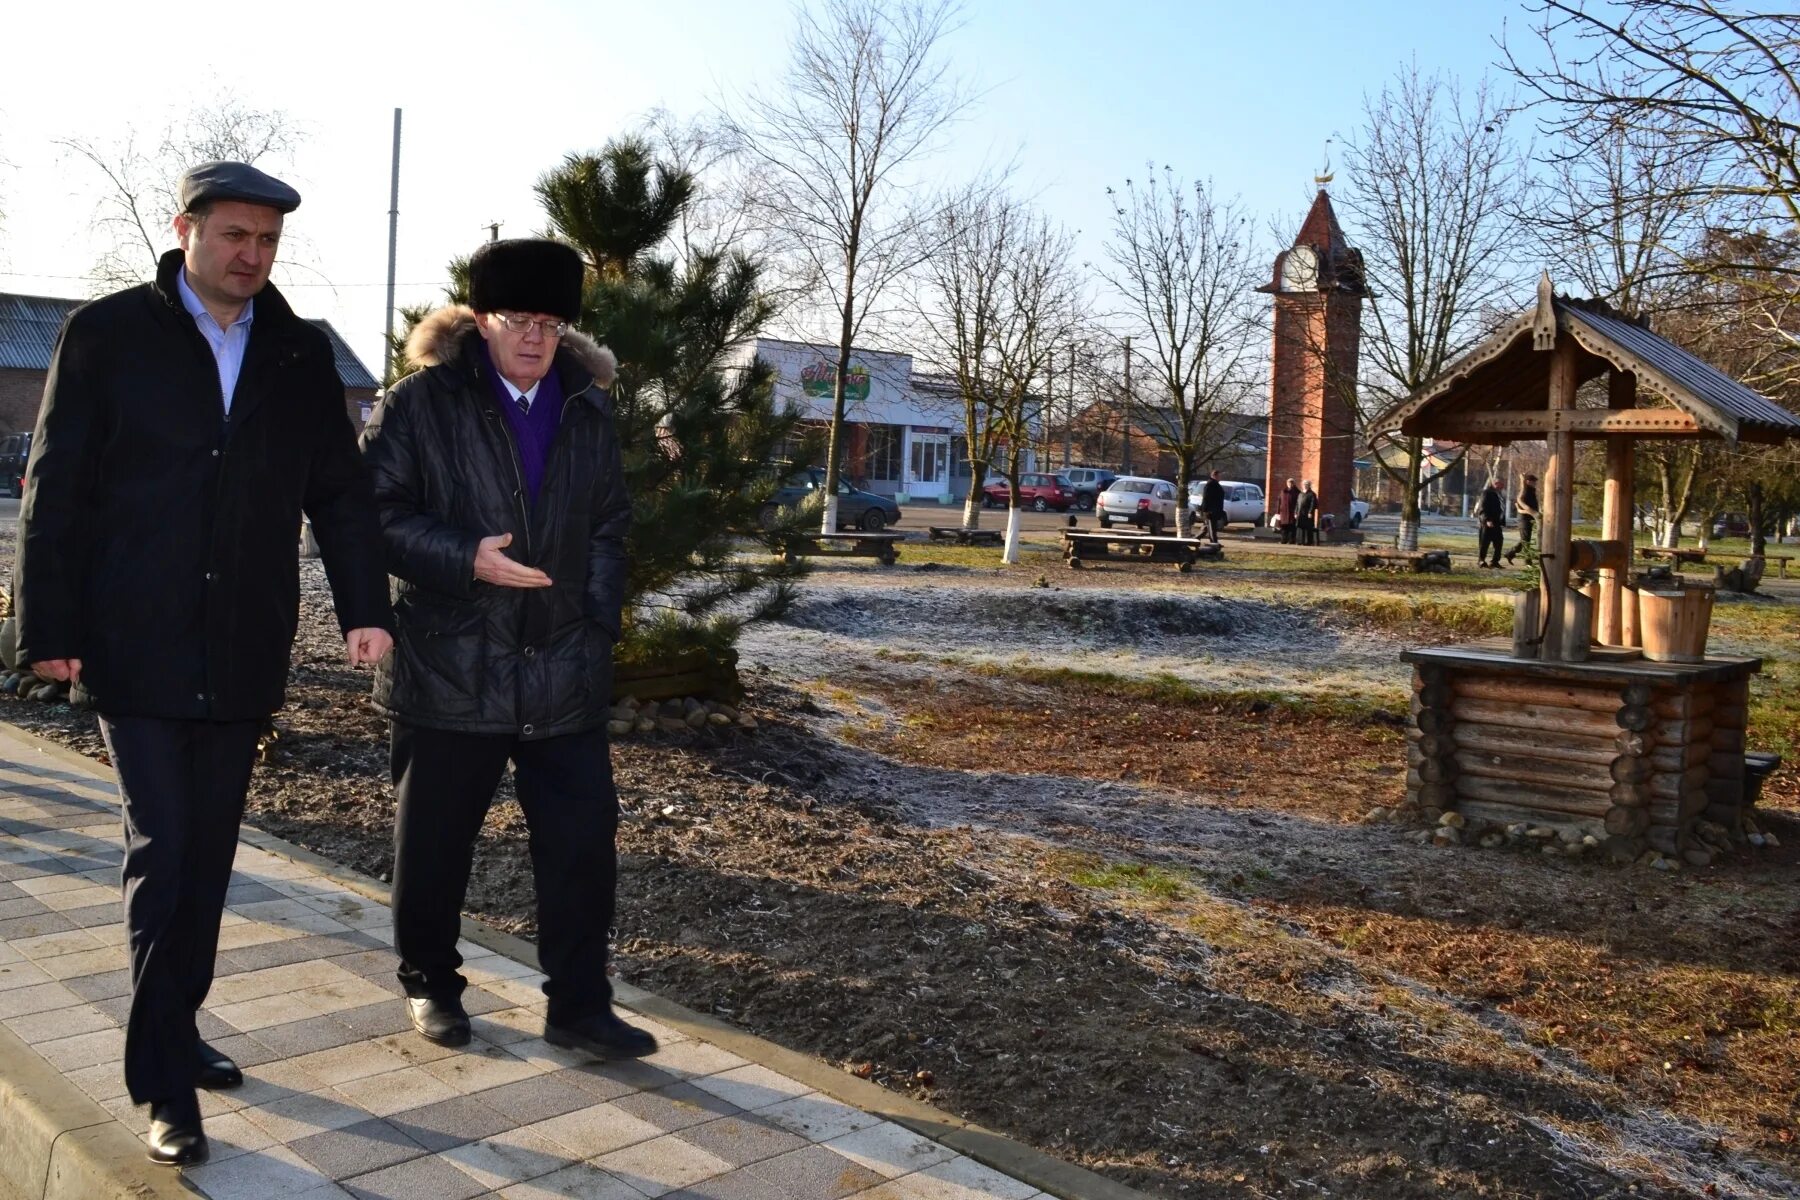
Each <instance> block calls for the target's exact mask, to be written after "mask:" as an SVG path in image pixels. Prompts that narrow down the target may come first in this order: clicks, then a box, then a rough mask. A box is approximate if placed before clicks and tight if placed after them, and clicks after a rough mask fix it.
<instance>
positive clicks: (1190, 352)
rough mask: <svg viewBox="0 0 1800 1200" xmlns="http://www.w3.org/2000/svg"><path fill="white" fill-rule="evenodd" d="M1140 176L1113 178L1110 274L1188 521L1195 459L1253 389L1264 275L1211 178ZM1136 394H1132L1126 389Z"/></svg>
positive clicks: (1232, 204) (1184, 527) (1237, 209)
mask: <svg viewBox="0 0 1800 1200" xmlns="http://www.w3.org/2000/svg"><path fill="white" fill-rule="evenodd" d="M1161 175H1162V178H1161V180H1160V182H1159V180H1158V173H1157V172H1156V171H1155V170H1154V169H1152V170H1151V172H1150V175H1149V179H1148V181H1147V182H1146V183H1145V184H1144V185H1143V186H1142V187H1140V186H1139V185H1138V184H1136V183H1135V182H1133V181H1132V180H1129V179H1128V180H1126V181H1125V191H1124V194H1123V196H1121V195H1120V194H1119V193H1118V192H1115V191H1114V190H1113V189H1112V188H1108V189H1107V193H1106V194H1107V195H1108V196H1109V197H1111V198H1112V200H1113V228H1112V237H1111V238H1110V239H1109V240H1108V242H1107V246H1106V256H1107V259H1108V261H1109V262H1110V263H1111V266H1110V268H1109V269H1107V270H1105V271H1104V272H1103V275H1104V277H1105V279H1106V281H1107V282H1108V283H1109V284H1110V285H1111V287H1112V289H1113V290H1114V291H1115V292H1117V293H1118V294H1119V296H1120V297H1121V298H1122V299H1123V301H1124V304H1125V311H1124V319H1125V320H1126V321H1127V322H1128V324H1129V326H1130V328H1131V330H1132V332H1133V333H1134V335H1135V336H1136V337H1137V339H1138V342H1137V345H1138V347H1139V353H1140V357H1141V359H1142V361H1143V363H1144V366H1145V368H1146V369H1145V370H1144V371H1142V372H1140V373H1139V375H1138V378H1139V379H1142V380H1143V384H1142V385H1141V392H1142V394H1144V395H1145V396H1146V397H1147V399H1146V400H1145V401H1144V404H1145V413H1144V420H1143V421H1142V422H1141V424H1142V427H1143V429H1144V431H1145V432H1146V433H1148V434H1149V435H1150V437H1151V438H1152V439H1153V440H1155V441H1156V443H1157V444H1158V445H1159V446H1160V447H1161V448H1162V449H1164V450H1166V451H1168V452H1169V453H1170V454H1171V455H1172V456H1173V457H1174V459H1175V462H1176V480H1175V489H1176V499H1177V501H1178V503H1177V505H1176V517H1175V521H1176V530H1177V531H1178V532H1179V533H1180V534H1181V536H1183V537H1185V536H1187V533H1188V524H1189V520H1190V517H1189V505H1188V503H1187V488H1188V483H1189V482H1190V481H1191V480H1192V479H1193V478H1194V477H1195V475H1194V472H1195V470H1196V468H1197V467H1198V466H1199V464H1200V463H1201V462H1202V461H1203V460H1204V459H1206V458H1208V457H1210V456H1211V455H1213V454H1214V453H1216V452H1217V451H1218V450H1219V449H1220V448H1221V446H1222V444H1223V442H1225V441H1229V440H1231V439H1232V438H1234V437H1235V436H1236V425H1235V423H1234V422H1232V421H1231V420H1230V418H1231V416H1232V414H1233V413H1234V412H1235V411H1237V410H1238V409H1239V408H1241V407H1242V405H1243V404H1244V403H1245V401H1247V400H1248V399H1249V398H1250V397H1251V396H1252V395H1253V394H1254V392H1255V390H1256V387H1257V375H1256V372H1257V369H1258V368H1259V367H1260V365H1261V359H1260V358H1259V357H1258V350H1259V349H1260V344H1261V339H1260V337H1259V334H1260V331H1261V323H1260V321H1259V320H1258V310H1257V305H1256V304H1255V303H1254V296H1253V292H1254V289H1255V287H1256V285H1257V283H1259V282H1260V281H1261V278H1262V268H1261V266H1260V265H1259V264H1258V262H1257V261H1256V259H1257V253H1256V246H1255V239H1254V238H1253V237H1252V235H1251V226H1250V222H1249V219H1248V217H1247V216H1246V215H1245V213H1244V211H1243V208H1242V206H1241V205H1240V204H1239V202H1238V201H1237V200H1235V199H1232V200H1220V199H1219V198H1218V197H1217V196H1216V195H1215V194H1214V192H1213V186H1212V183H1211V182H1210V181H1207V180H1197V181H1195V182H1194V183H1193V184H1192V185H1189V184H1186V183H1183V182H1182V181H1180V180H1178V179H1177V178H1175V176H1174V173H1173V172H1172V171H1170V169H1169V168H1167V167H1164V168H1163V170H1162V172H1161ZM1133 399H1135V397H1134V398H1133Z"/></svg>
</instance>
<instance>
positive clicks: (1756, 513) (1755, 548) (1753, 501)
mask: <svg viewBox="0 0 1800 1200" xmlns="http://www.w3.org/2000/svg"><path fill="white" fill-rule="evenodd" d="M1749 507H1750V511H1749V513H1748V514H1747V515H1748V516H1749V518H1750V553H1751V554H1753V555H1761V554H1764V553H1766V552H1767V550H1768V547H1767V545H1766V544H1765V542H1764V540H1763V489H1762V484H1760V483H1752V484H1751V485H1750V504H1749Z"/></svg>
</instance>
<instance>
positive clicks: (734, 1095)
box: [694, 1063, 813, 1110]
mask: <svg viewBox="0 0 1800 1200" xmlns="http://www.w3.org/2000/svg"><path fill="white" fill-rule="evenodd" d="M694 1086H696V1087H700V1088H705V1089H706V1090H707V1091H709V1092H711V1093H712V1094H713V1095H715V1096H718V1097H719V1098H721V1099H723V1100H728V1101H730V1102H731V1103H733V1104H735V1105H737V1106H738V1107H739V1108H742V1109H749V1110H755V1109H758V1108H766V1107H768V1106H769V1105H771V1104H779V1103H781V1102H782V1101H783V1100H792V1099H793V1098H794V1097H796V1096H804V1095H806V1094H807V1093H808V1092H810V1091H812V1090H813V1089H811V1088H809V1087H807V1086H806V1085H805V1084H804V1083H801V1082H800V1081H799V1080H797V1079H789V1078H788V1077H787V1076H786V1075H782V1074H780V1073H778V1072H776V1071H771V1070H769V1068H767V1067H764V1066H760V1065H758V1064H756V1063H751V1064H749V1065H747V1066H742V1067H734V1068H733V1069H731V1070H729V1071H723V1072H720V1073H719V1074H717V1075H707V1076H705V1077H703V1078H700V1079H696V1080H694Z"/></svg>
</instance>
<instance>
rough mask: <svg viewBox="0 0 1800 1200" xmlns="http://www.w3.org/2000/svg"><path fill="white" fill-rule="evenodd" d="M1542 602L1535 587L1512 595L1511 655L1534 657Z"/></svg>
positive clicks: (1541, 597)
mask: <svg viewBox="0 0 1800 1200" xmlns="http://www.w3.org/2000/svg"><path fill="white" fill-rule="evenodd" d="M1542 602H1543V594H1542V593H1541V592H1539V591H1538V590H1537V589H1536V588H1533V589H1532V590H1531V591H1529V592H1520V593H1519V594H1518V595H1516V596H1514V597H1513V657H1514V658H1536V657H1537V656H1538V642H1539V641H1540V640H1541V639H1540V637H1539V630H1538V614H1539V612H1540V611H1541V609H1540V607H1539V606H1540V605H1541V604H1542Z"/></svg>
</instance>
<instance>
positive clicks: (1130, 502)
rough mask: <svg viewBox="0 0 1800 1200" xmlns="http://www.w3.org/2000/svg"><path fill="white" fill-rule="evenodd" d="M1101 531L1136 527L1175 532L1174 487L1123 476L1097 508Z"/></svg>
mask: <svg viewBox="0 0 1800 1200" xmlns="http://www.w3.org/2000/svg"><path fill="white" fill-rule="evenodd" d="M1094 511H1095V513H1096V514H1097V515H1098V516H1099V518H1100V528H1102V529H1111V528H1112V527H1113V526H1114V525H1136V526H1137V527H1138V528H1140V529H1144V530H1148V531H1149V532H1150V533H1153V534H1162V533H1163V532H1164V531H1168V532H1171V533H1172V532H1174V529H1175V485H1174V484H1172V483H1170V482H1169V481H1168V480H1166V479H1152V478H1150V477H1149V476H1147V475H1121V476H1119V477H1118V478H1117V479H1115V480H1113V481H1112V482H1111V483H1109V484H1107V485H1106V490H1105V491H1104V492H1101V493H1100V497H1099V502H1098V503H1097V504H1096V505H1095V506H1094Z"/></svg>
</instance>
